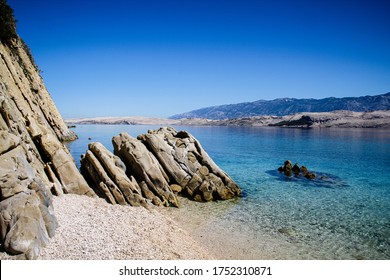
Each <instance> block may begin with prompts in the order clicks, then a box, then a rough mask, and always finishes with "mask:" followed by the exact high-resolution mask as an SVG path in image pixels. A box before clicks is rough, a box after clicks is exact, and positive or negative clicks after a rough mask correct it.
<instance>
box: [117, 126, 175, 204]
mask: <svg viewBox="0 0 390 280" xmlns="http://www.w3.org/2000/svg"><path fill="white" fill-rule="evenodd" d="M112 143H113V146H114V154H115V155H117V156H118V157H120V158H121V160H122V161H123V162H124V163H125V165H126V169H127V172H128V174H131V175H132V176H134V177H135V178H136V180H137V181H138V182H141V181H144V182H145V183H146V185H147V187H148V189H149V190H150V191H151V192H152V193H153V194H154V195H155V196H157V197H158V198H159V199H160V200H161V201H162V203H163V204H164V205H165V206H170V205H171V206H175V207H178V206H179V203H178V200H177V198H176V196H175V194H174V193H173V191H172V189H171V188H170V186H169V178H168V176H167V174H166V173H165V171H164V169H163V168H162V167H161V165H160V163H159V162H158V160H157V159H156V157H155V156H154V155H153V154H152V153H151V152H150V151H149V150H148V149H147V148H146V146H145V145H144V144H143V143H142V142H141V141H140V140H137V139H136V138H133V137H131V136H130V135H128V134H127V133H120V134H119V135H118V136H115V137H114V138H113V139H112Z"/></svg>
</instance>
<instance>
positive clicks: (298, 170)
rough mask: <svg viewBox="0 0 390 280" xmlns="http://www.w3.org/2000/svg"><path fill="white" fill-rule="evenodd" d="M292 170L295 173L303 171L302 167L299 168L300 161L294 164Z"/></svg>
mask: <svg viewBox="0 0 390 280" xmlns="http://www.w3.org/2000/svg"><path fill="white" fill-rule="evenodd" d="M291 170H292V172H294V174H295V175H299V173H300V172H301V169H300V168H299V165H298V163H296V164H294V166H293V167H292V169H291Z"/></svg>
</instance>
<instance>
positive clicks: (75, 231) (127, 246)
mask: <svg viewBox="0 0 390 280" xmlns="http://www.w3.org/2000/svg"><path fill="white" fill-rule="evenodd" d="M53 204H54V209H55V213H56V217H57V219H58V223H59V227H58V228H57V230H56V233H55V236H54V237H53V238H52V239H51V240H50V243H49V244H48V245H47V246H46V247H45V248H43V249H42V251H41V256H40V258H39V259H42V260H55V259H60V260H125V259H127V260H167V259H170V260H174V259H186V260H190V259H197V260H204V259H214V258H213V257H212V256H211V255H210V254H209V253H208V252H206V250H205V249H203V248H202V247H200V245H199V244H198V243H197V242H195V241H194V239H192V238H191V237H190V235H189V234H188V233H187V232H186V231H184V230H182V229H181V228H180V227H179V226H178V225H177V224H176V223H175V222H173V221H172V220H171V219H169V218H167V217H165V216H163V215H162V214H160V213H159V212H158V211H157V210H156V209H153V208H154V207H152V208H151V209H145V208H143V207H130V206H121V205H111V204H108V203H107V202H105V201H104V200H103V199H100V198H90V197H87V196H79V195H71V194H67V195H62V196H59V197H54V201H53ZM13 258H15V257H12V256H7V255H6V254H5V253H1V254H0V259H13Z"/></svg>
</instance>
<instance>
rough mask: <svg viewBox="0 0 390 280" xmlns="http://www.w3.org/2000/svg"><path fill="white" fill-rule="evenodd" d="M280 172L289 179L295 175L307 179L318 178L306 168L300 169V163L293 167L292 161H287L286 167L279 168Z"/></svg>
mask: <svg viewBox="0 0 390 280" xmlns="http://www.w3.org/2000/svg"><path fill="white" fill-rule="evenodd" d="M278 171H279V172H282V173H284V175H286V176H287V177H291V176H292V175H293V173H294V175H295V176H296V177H299V176H303V177H305V178H307V179H314V178H316V174H314V173H311V172H310V171H309V170H308V169H307V167H306V166H304V165H302V166H301V167H299V165H298V163H296V164H294V166H293V165H292V162H291V161H290V160H286V161H285V162H284V165H283V166H280V167H279V168H278Z"/></svg>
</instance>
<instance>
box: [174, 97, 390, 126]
mask: <svg viewBox="0 0 390 280" xmlns="http://www.w3.org/2000/svg"><path fill="white" fill-rule="evenodd" d="M389 109H390V92H389V93H386V94H382V95H374V96H361V97H344V98H335V97H329V98H323V99H312V98H310V99H295V98H279V99H274V100H258V101H254V102H245V103H238V104H229V105H221V106H213V107H207V108H202V109H198V110H194V111H191V112H188V113H183V114H178V115H174V116H171V117H170V118H171V119H182V118H205V119H211V120H222V119H234V118H242V117H252V116H264V115H273V116H285V115H290V114H295V113H300V112H331V111H336V110H349V111H354V112H367V111H376V110H389Z"/></svg>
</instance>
